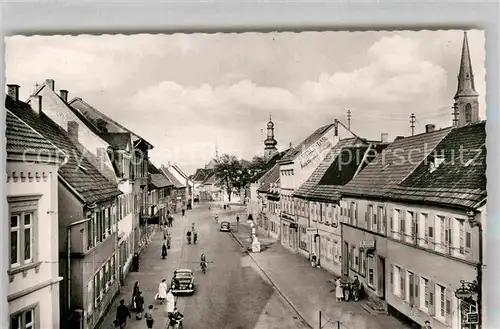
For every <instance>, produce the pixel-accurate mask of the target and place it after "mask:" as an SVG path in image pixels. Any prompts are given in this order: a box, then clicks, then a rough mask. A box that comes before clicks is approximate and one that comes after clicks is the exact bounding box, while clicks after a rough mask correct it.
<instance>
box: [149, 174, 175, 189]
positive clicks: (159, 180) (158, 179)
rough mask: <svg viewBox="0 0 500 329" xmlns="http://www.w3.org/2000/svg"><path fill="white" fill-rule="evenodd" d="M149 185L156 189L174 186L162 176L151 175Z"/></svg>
mask: <svg viewBox="0 0 500 329" xmlns="http://www.w3.org/2000/svg"><path fill="white" fill-rule="evenodd" d="M151 185H153V186H154V187H156V188H163V187H168V186H174V184H172V182H170V180H168V179H167V177H165V175H163V174H151Z"/></svg>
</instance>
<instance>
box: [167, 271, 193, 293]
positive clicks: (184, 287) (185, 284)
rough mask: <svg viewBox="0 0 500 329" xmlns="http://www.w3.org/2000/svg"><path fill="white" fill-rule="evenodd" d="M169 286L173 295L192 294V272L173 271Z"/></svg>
mask: <svg viewBox="0 0 500 329" xmlns="http://www.w3.org/2000/svg"><path fill="white" fill-rule="evenodd" d="M171 286H172V293H173V294H174V295H179V294H193V293H194V290H195V286H194V274H193V271H192V270H190V269H187V268H182V269H177V270H175V271H174V275H173V276H172V282H171Z"/></svg>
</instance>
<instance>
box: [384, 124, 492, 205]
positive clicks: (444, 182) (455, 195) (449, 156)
mask: <svg viewBox="0 0 500 329" xmlns="http://www.w3.org/2000/svg"><path fill="white" fill-rule="evenodd" d="M485 143H486V123H485V122H484V121H483V122H479V123H475V124H470V125H467V126H463V127H458V128H454V129H452V130H451V131H450V133H449V134H448V135H446V137H445V138H444V139H443V140H442V141H441V142H440V143H439V144H438V145H437V146H436V149H435V151H434V152H432V153H431V154H430V155H429V156H428V157H427V159H426V161H423V162H422V163H420V164H419V166H418V167H417V168H416V169H415V170H414V171H413V172H412V173H411V174H410V175H409V176H408V177H407V178H406V179H405V180H404V181H403V182H402V183H401V184H399V186H397V187H394V188H393V189H392V190H391V191H390V192H389V194H388V195H387V196H388V197H390V198H395V199H400V200H407V201H416V202H417V201H418V202H427V203H438V204H447V205H454V206H462V207H470V208H473V207H474V205H476V204H477V203H479V202H480V201H482V200H483V199H484V198H486V194H487V193H486V145H485ZM436 155H438V156H442V157H443V159H444V162H443V163H442V164H441V165H439V166H438V167H437V169H435V170H434V171H433V172H431V170H430V164H431V163H432V162H433V158H434V157H435V156H436Z"/></svg>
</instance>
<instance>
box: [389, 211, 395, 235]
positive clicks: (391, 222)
mask: <svg viewBox="0 0 500 329" xmlns="http://www.w3.org/2000/svg"><path fill="white" fill-rule="evenodd" d="M393 216H394V211H391V214H390V215H389V225H390V228H391V229H390V233H392V232H393V231H394V223H393V220H392V217H393Z"/></svg>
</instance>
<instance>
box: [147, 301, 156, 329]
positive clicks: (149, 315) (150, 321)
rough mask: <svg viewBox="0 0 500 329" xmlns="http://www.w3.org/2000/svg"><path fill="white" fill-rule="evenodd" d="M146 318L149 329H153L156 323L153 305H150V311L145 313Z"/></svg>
mask: <svg viewBox="0 0 500 329" xmlns="http://www.w3.org/2000/svg"><path fill="white" fill-rule="evenodd" d="M144 318H145V319H146V326H147V327H148V329H153V323H154V322H155V320H154V318H153V305H149V307H148V310H147V311H146V312H145V313H144Z"/></svg>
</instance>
